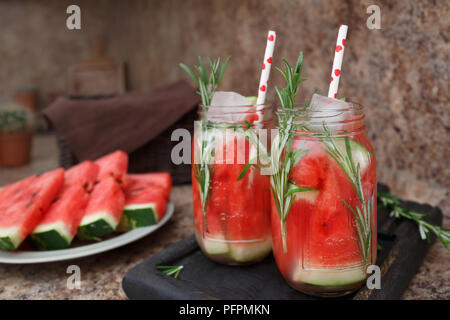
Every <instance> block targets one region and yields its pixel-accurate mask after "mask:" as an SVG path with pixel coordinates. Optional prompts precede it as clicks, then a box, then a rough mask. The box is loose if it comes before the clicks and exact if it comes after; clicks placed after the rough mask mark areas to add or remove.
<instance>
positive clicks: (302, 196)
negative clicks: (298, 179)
mask: <svg viewBox="0 0 450 320" xmlns="http://www.w3.org/2000/svg"><path fill="white" fill-rule="evenodd" d="M295 189H299V191H297V192H294V196H295V198H294V201H298V200H305V201H308V202H310V203H313V202H314V201H316V199H317V196H318V195H319V192H320V191H319V190H317V189H313V188H302V187H299V186H297V185H296V184H295V183H293V182H292V181H290V182H289V186H288V192H289V191H292V190H295ZM300 189H309V190H304V191H301V190H300Z"/></svg>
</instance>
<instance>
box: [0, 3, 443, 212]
mask: <svg viewBox="0 0 450 320" xmlns="http://www.w3.org/2000/svg"><path fill="white" fill-rule="evenodd" d="M71 3H77V4H79V5H80V6H81V9H82V27H83V29H82V31H68V30H66V29H65V27H64V25H65V18H66V16H65V8H66V6H67V5H68V4H71ZM370 4H378V5H379V6H380V7H381V16H382V29H381V30H368V29H367V28H366V19H367V17H368V15H367V14H366V8H367V6H368V5H370ZM449 20H450V10H449V2H448V1H447V0H435V1H424V0H423V1H406V0H402V1H393V0H392V1H375V0H373V1H356V0H348V1H318V0H297V1H294V0H273V1H262V0H259V1H258V0H243V1H237V0H202V1H201V0H165V1H159V0H153V1H145V0H135V1H95V2H94V1H70V2H69V1H61V0H59V1H57V0H54V1H50V0H45V1H42V0H41V1H18V0H17V1H4V0H3V1H2V0H0V27H1V29H0V30H2V32H0V43H1V46H0V58H1V62H0V66H1V67H0V99H1V98H3V97H4V96H6V95H7V94H8V93H10V92H11V91H12V90H13V89H14V88H16V87H17V86H23V85H32V86H37V87H39V89H40V90H41V93H42V95H43V100H44V102H45V95H46V93H48V92H51V91H57V90H61V89H64V83H65V82H64V81H65V77H64V72H65V68H66V66H67V65H68V64H72V63H76V62H78V61H80V60H81V59H82V58H85V57H87V56H88V55H89V41H92V39H95V37H97V36H98V35H99V34H106V35H107V36H108V37H109V40H110V48H109V53H110V55H111V56H112V57H114V58H115V59H117V60H123V61H126V62H127V63H128V75H129V83H130V85H131V87H132V88H134V89H146V88H148V87H151V86H156V85H159V84H163V83H167V82H170V81H173V80H176V79H178V78H179V77H185V75H184V74H183V72H182V71H181V70H180V69H179V68H178V66H177V64H178V62H180V61H183V62H186V63H188V64H192V63H194V62H195V59H196V56H197V55H199V54H200V55H209V56H217V55H221V56H226V55H232V56H233V58H232V62H231V64H230V66H229V69H228V71H227V73H226V75H225V77H224V80H223V85H222V89H224V90H231V89H233V90H235V91H239V92H241V93H243V94H246V95H253V94H255V93H256V91H257V86H258V80H259V68H260V66H261V63H262V61H261V60H262V55H263V53H264V46H265V36H266V32H267V30H268V29H273V30H276V31H277V32H278V41H277V45H276V49H275V58H274V64H275V65H278V64H279V63H280V60H281V57H286V58H287V59H288V60H290V61H293V60H294V59H295V58H296V56H297V54H298V52H299V51H300V50H302V51H304V53H305V67H304V74H305V76H307V77H308V78H309V81H307V83H306V84H305V86H304V87H303V99H306V98H307V97H309V96H310V95H311V93H312V92H313V90H314V89H315V88H320V89H322V91H323V92H326V91H327V86H328V81H329V75H330V69H331V63H332V59H333V46H334V43H335V41H336V31H337V26H338V25H339V24H348V25H349V35H348V40H347V43H346V51H345V57H344V66H343V68H342V77H341V83H340V95H342V96H346V97H350V98H351V100H353V101H358V102H360V103H361V104H363V105H364V106H365V107H366V108H367V128H368V135H369V137H370V138H371V140H372V142H373V144H374V146H375V149H376V155H377V159H378V168H379V169H378V173H379V180H380V181H383V182H387V183H389V184H390V185H391V186H392V188H393V190H394V191H395V192H397V193H399V194H400V195H402V196H404V197H408V198H413V199H416V200H419V201H423V202H431V203H433V204H439V205H441V206H443V207H445V209H446V211H447V212H450V200H448V198H449V191H450V172H449V170H450V169H449V166H448V163H449V159H450V148H449V147H448V145H449V126H450V123H449V111H450V110H449V109H450V108H449V101H450V99H449V96H450V93H449V90H448V85H449V79H448V77H449V73H450V67H449V63H448V61H449V52H450V45H449V42H448V37H449V36H450V27H449V25H450V21H449ZM272 75H273V76H272V77H271V85H274V84H279V85H281V84H282V81H281V77H280V76H279V75H278V74H276V73H275V72H273V73H272ZM269 90H270V89H269ZM269 96H270V97H272V98H273V97H274V90H273V89H272V90H270V94H269ZM273 101H275V100H273Z"/></svg>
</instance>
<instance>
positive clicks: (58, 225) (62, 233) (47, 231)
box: [31, 187, 89, 250]
mask: <svg viewBox="0 0 450 320" xmlns="http://www.w3.org/2000/svg"><path fill="white" fill-rule="evenodd" d="M88 201H89V195H88V194H87V193H86V192H85V191H84V190H83V189H82V188H76V187H75V188H68V189H66V190H64V191H63V192H62V193H60V194H59V196H58V199H57V200H56V201H55V202H54V203H53V204H52V205H51V207H50V209H49V210H48V211H47V213H46V214H45V216H44V218H43V220H42V221H41V222H40V223H39V225H38V226H37V227H36V228H35V229H34V231H33V233H32V234H31V239H33V241H34V242H35V243H36V245H37V246H38V248H39V249H41V250H56V249H63V248H66V247H68V246H69V245H70V244H71V242H72V239H73V238H74V236H75V234H76V233H77V228H78V225H79V223H80V221H81V218H82V217H83V214H84V209H85V207H86V204H87V202H88Z"/></svg>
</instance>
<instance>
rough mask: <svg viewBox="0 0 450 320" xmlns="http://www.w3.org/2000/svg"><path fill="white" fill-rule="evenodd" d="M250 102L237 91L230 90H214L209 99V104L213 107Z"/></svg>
mask: <svg viewBox="0 0 450 320" xmlns="http://www.w3.org/2000/svg"><path fill="white" fill-rule="evenodd" d="M250 105H252V102H251V101H250V100H249V99H247V98H246V97H244V96H243V95H240V94H239V93H237V92H232V91H216V93H214V96H213V98H212V100H211V106H215V107H234V106H250Z"/></svg>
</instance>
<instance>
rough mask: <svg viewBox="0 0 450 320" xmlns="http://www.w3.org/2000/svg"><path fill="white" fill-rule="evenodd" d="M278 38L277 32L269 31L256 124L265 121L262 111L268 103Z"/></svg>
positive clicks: (259, 88)
mask: <svg viewBox="0 0 450 320" xmlns="http://www.w3.org/2000/svg"><path fill="white" fill-rule="evenodd" d="M276 37H277V34H276V32H275V31H272V30H269V33H268V35H267V45H266V52H265V53H264V62H263V65H262V70H261V78H260V80H259V87H258V98H257V99H256V106H257V107H256V111H257V112H256V113H257V115H258V119H257V121H255V122H261V121H262V120H263V112H261V110H262V108H263V105H264V103H265V102H266V93H267V83H268V82H269V76H270V68H271V67H272V57H273V49H274V48H275V40H276Z"/></svg>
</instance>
